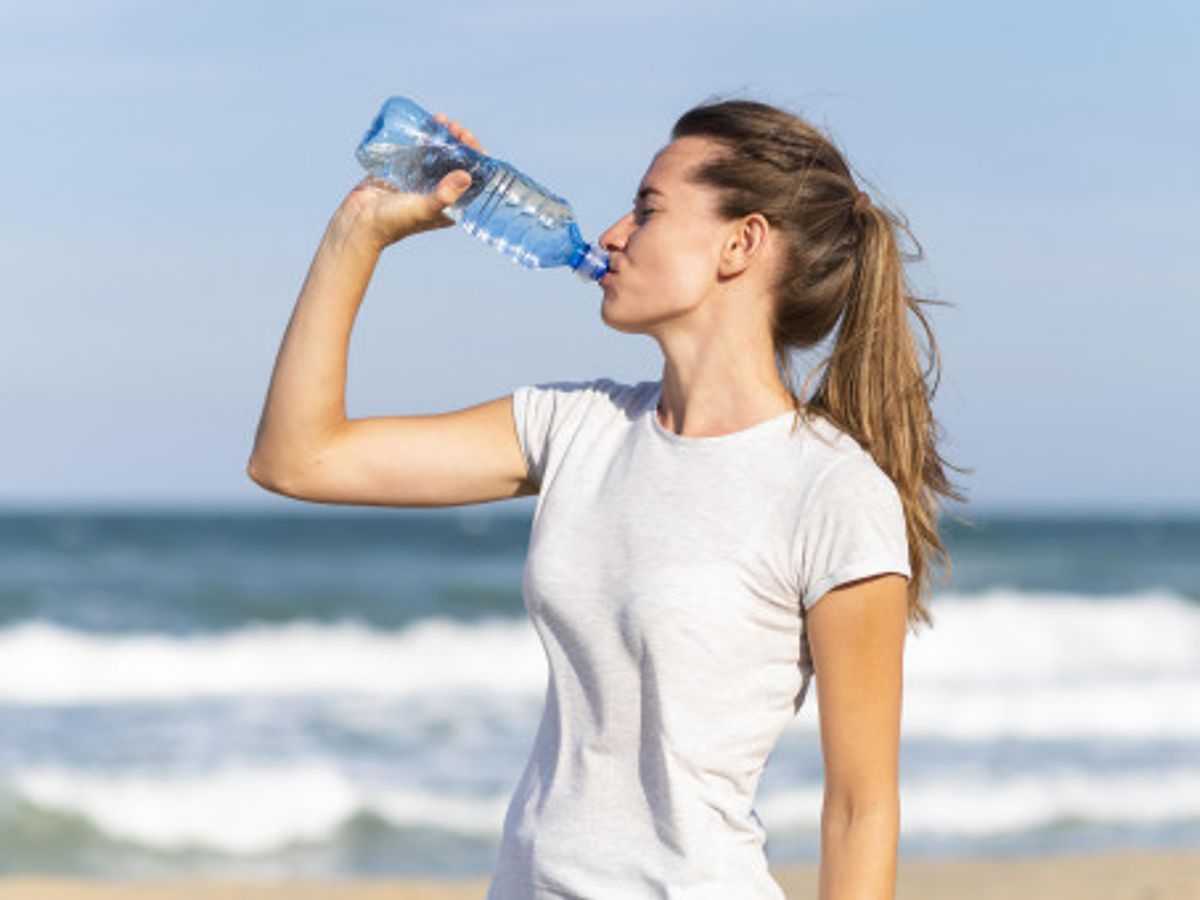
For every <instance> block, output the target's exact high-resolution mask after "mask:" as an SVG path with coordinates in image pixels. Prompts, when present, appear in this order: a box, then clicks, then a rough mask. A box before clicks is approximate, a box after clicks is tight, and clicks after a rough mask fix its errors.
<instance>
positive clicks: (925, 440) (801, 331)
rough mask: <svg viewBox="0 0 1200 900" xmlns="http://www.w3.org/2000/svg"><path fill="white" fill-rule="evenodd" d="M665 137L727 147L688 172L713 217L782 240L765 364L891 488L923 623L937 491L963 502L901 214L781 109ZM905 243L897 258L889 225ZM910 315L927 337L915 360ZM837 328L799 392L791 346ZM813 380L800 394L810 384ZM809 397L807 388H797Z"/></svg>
mask: <svg viewBox="0 0 1200 900" xmlns="http://www.w3.org/2000/svg"><path fill="white" fill-rule="evenodd" d="M673 135H674V136H675V137H685V136H699V137H707V138H710V139H712V140H715V141H717V142H718V143H720V144H722V145H723V146H724V147H725V148H726V149H727V151H728V152H727V153H725V154H722V155H721V156H719V157H718V158H716V159H714V160H712V161H710V162H708V163H706V164H704V165H702V166H701V167H700V168H699V170H698V171H697V172H696V173H695V176H694V177H695V178H696V179H697V180H699V181H700V182H701V183H705V184H709V185H711V186H713V187H715V188H717V189H718V191H719V194H720V197H721V201H720V207H721V212H722V214H723V215H725V216H727V217H728V218H737V217H740V216H744V215H748V214H750V213H752V212H761V213H762V214H763V215H765V216H766V217H767V219H768V221H769V222H770V223H771V225H772V226H773V227H775V228H777V229H778V230H779V231H780V232H781V233H782V235H783V237H784V240H785V246H786V251H785V256H786V258H785V261H784V264H783V265H782V266H781V271H780V273H779V276H778V282H777V285H776V290H775V297H776V304H775V308H774V319H773V323H772V328H773V338H774V344H775V356H776V362H777V364H778V366H779V370H780V374H781V376H782V377H783V380H784V383H785V384H786V385H787V386H788V387H789V389H790V390H791V391H792V398H793V401H794V403H795V404H796V409H797V412H798V413H799V414H800V415H802V416H804V417H805V418H806V419H811V417H814V416H821V417H823V418H825V419H826V420H828V421H829V422H831V423H832V424H833V425H835V426H837V427H838V428H839V429H841V430H842V431H844V432H845V433H847V434H849V435H850V436H851V437H853V438H854V439H855V440H856V441H857V442H858V443H859V444H860V445H861V446H862V447H863V449H864V450H865V451H866V452H867V453H869V454H870V455H871V457H872V459H874V461H875V463H876V464H877V465H878V466H879V467H880V469H882V470H883V471H884V472H885V473H886V474H887V475H888V477H890V478H891V480H892V482H893V483H894V484H895V486H896V489H897V491H898V493H899V495H900V500H901V502H902V504H903V507H904V519H905V531H906V534H907V537H908V555H909V566H910V568H911V570H912V578H911V579H910V581H909V585H908V615H909V621H910V622H911V623H912V624H914V625H915V624H916V623H918V622H924V623H926V624H929V623H931V621H932V619H931V617H930V615H929V610H928V607H927V606H926V602H925V598H926V596H927V595H928V593H929V590H930V583H931V567H933V566H935V565H936V566H938V567H940V568H942V569H943V570H944V573H945V576H946V578H947V579H948V577H949V574H950V569H951V561H950V557H949V554H948V553H947V552H946V548H945V546H944V544H943V543H942V540H941V538H940V536H939V534H938V517H939V505H938V498H939V497H945V498H951V499H954V500H958V501H962V500H964V499H965V498H964V496H963V494H962V493H961V492H960V491H959V490H958V489H957V488H956V487H955V486H954V485H953V484H952V483H951V482H950V480H949V479H948V477H947V475H946V468H947V467H948V468H952V469H955V470H956V471H965V470H962V469H957V467H954V466H951V465H950V464H949V463H947V462H946V461H945V460H944V459H943V458H942V456H941V455H940V453H939V452H938V449H937V444H938V441H939V440H940V439H941V436H942V433H941V429H940V427H939V426H938V424H937V422H936V420H935V419H934V417H933V412H932V409H931V401H932V399H933V395H934V394H935V393H936V391H937V386H938V383H939V380H940V369H941V357H940V354H939V352H938V347H937V341H936V339H935V338H934V335H933V330H932V328H931V327H930V324H929V321H928V319H927V318H926V316H925V314H924V312H923V311H922V309H921V306H922V305H923V304H937V305H946V304H944V303H941V302H940V301H935V300H928V299H921V298H918V297H916V296H915V295H914V294H913V293H912V291H911V290H910V289H909V287H908V285H907V283H906V280H905V277H904V270H903V263H904V262H906V261H914V260H919V259H920V258H921V250H920V244H919V243H917V241H916V239H915V237H913V235H912V232H911V231H909V229H908V225H907V223H905V222H903V221H902V220H900V219H898V218H895V217H893V216H892V215H891V214H890V213H888V212H887V211H885V210H884V209H883V208H881V207H879V206H876V205H875V204H873V203H872V202H871V201H870V198H869V197H867V195H866V194H864V193H862V192H861V191H859V189H858V187H857V185H856V184H855V182H854V179H853V177H852V175H851V173H850V170H849V167H848V166H847V164H846V162H845V160H844V159H843V157H842V155H841V154H840V153H839V152H838V150H837V149H836V148H835V147H834V146H833V143H832V142H831V141H830V140H829V139H828V138H827V137H826V136H825V135H823V134H821V133H820V132H819V131H817V130H816V129H815V128H813V127H812V126H810V125H808V124H807V123H806V122H804V121H803V120H802V119H800V118H799V117H797V116H794V115H792V114H791V113H788V112H785V111H783V110H779V109H776V108H774V107H771V106H767V105H764V104H761V103H754V102H750V101H726V102H721V103H716V104H712V105H708V106H700V107H696V108H695V109H692V110H690V111H689V112H687V113H685V114H684V115H683V116H682V117H681V118H680V119H679V121H678V122H677V123H676V125H675V128H674V130H673ZM900 230H902V231H904V232H905V233H906V234H907V235H908V236H909V238H910V239H912V241H913V243H914V244H915V245H916V248H917V252H916V253H915V254H914V255H902V254H901V251H900V248H899V244H898V241H897V237H896V234H897V232H898V231H900ZM910 316H911V318H913V319H915V320H916V323H917V324H918V325H919V326H920V328H921V330H922V331H923V332H924V335H925V340H926V352H925V356H926V364H925V365H924V366H923V365H922V360H921V356H922V354H921V353H920V352H919V349H918V344H917V339H916V335H915V333H914V329H913V327H912V325H911V324H910ZM835 330H836V335H835V337H834V341H833V346H832V349H831V351H830V352H829V355H828V356H827V357H826V358H825V359H824V360H822V361H821V362H820V363H819V364H818V365H817V366H816V367H814V368H813V370H812V371H811V372H810V373H809V375H808V377H807V378H806V379H805V383H804V385H803V386H802V387H801V388H800V389H799V391H797V390H796V389H795V382H794V379H793V376H792V366H791V352H792V351H793V350H797V349H799V350H804V349H809V348H812V347H815V346H816V345H817V344H819V343H820V342H821V341H822V340H824V339H825V338H826V337H827V336H828V335H830V334H832V333H833V332H834V331H835ZM814 379H817V383H816V386H815V388H813V390H812V393H811V395H809V394H808V387H809V384H810V383H811V382H812V381H813V380H814ZM806 395H807V396H806Z"/></svg>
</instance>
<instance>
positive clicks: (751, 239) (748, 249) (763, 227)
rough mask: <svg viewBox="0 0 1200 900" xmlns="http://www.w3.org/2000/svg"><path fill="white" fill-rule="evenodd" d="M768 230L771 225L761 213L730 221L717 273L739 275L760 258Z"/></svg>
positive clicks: (727, 275)
mask: <svg viewBox="0 0 1200 900" xmlns="http://www.w3.org/2000/svg"><path fill="white" fill-rule="evenodd" d="M770 232H771V225H770V223H769V222H767V217H766V216H764V215H763V214H762V213H751V214H750V215H748V216H743V217H742V218H741V219H738V220H736V221H734V222H731V223H730V231H729V234H728V235H727V236H726V238H725V244H724V246H723V247H722V248H721V262H720V266H719V267H718V269H717V271H718V273H719V274H720V275H721V276H722V277H724V278H729V277H731V276H734V275H740V274H741V273H742V272H744V271H746V269H748V268H750V266H751V264H753V263H754V262H755V261H756V260H761V258H762V257H763V255H764V252H765V251H766V247H767V237H768V236H769V235H770Z"/></svg>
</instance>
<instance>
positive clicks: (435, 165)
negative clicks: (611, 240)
mask: <svg viewBox="0 0 1200 900" xmlns="http://www.w3.org/2000/svg"><path fill="white" fill-rule="evenodd" d="M356 155H357V156H358V161H359V162H360V163H362V165H363V168H365V169H366V170H367V171H368V172H370V173H371V174H372V175H374V176H376V177H377V178H382V179H383V180H385V181H387V182H388V183H389V184H392V185H394V186H395V187H398V188H400V189H401V190H405V191H409V192H412V193H418V194H427V193H429V192H431V191H432V190H433V189H434V188H435V187H436V186H437V183H438V182H439V181H441V180H442V178H443V177H444V176H445V175H446V174H448V173H450V172H453V171H454V170H455V169H465V170H466V171H467V172H468V173H470V175H471V186H470V187H469V188H467V191H466V193H465V194H463V195H462V196H461V197H459V198H458V200H456V201H455V202H454V203H453V204H452V205H451V206H449V207H447V208H446V214H447V215H448V216H450V218H452V219H454V220H455V221H456V222H458V223H459V224H460V225H462V227H463V228H465V229H466V230H467V232H468V233H470V234H473V235H475V236H476V237H478V238H480V239H481V240H483V241H484V242H485V243H488V244H492V245H493V246H494V247H495V248H496V249H497V250H499V251H500V252H501V253H503V254H504V255H505V256H508V257H509V258H511V259H512V260H514V261H515V262H517V263H519V264H520V265H522V266H526V267H528V268H531V269H538V268H549V267H551V266H570V267H571V268H572V269H574V270H575V272H576V273H577V274H578V275H579V276H580V277H581V278H583V279H584V280H585V281H599V280H600V279H601V278H602V277H604V273H605V272H607V271H608V254H607V253H605V252H604V251H603V250H602V249H600V248H599V247H594V246H592V245H591V244H588V243H587V241H585V240H584V239H583V236H582V235H581V234H580V233H579V226H578V225H577V224H576V223H575V214H574V213H573V212H572V211H571V207H570V204H568V203H567V201H566V200H564V199H563V198H562V197H559V196H557V195H555V194H552V193H551V192H550V191H548V190H546V189H545V188H544V187H542V186H541V185H540V184H538V183H537V182H536V181H534V180H533V179H532V178H530V177H528V176H527V175H523V174H522V173H521V172H519V171H517V169H516V168H514V167H513V166H512V165H510V164H509V163H506V162H504V161H503V160H499V159H495V158H493V157H491V156H486V155H484V154H482V153H479V152H478V151H476V150H473V149H471V148H470V147H468V146H467V145H466V144H464V143H462V142H461V141H459V140H456V139H455V137H454V136H453V135H452V134H450V131H449V129H447V128H446V126H444V125H442V124H441V123H440V122H438V121H437V120H436V119H434V118H433V116H431V115H430V114H429V113H428V112H426V111H425V110H423V109H421V107H419V106H418V105H417V104H415V103H413V102H412V101H411V100H409V99H407V98H406V97H392V98H391V99H390V100H388V101H387V102H386V103H384V104H383V109H381V110H380V111H379V115H378V116H376V117H375V121H374V122H373V123H371V127H370V128H369V129H367V133H366V135H364V137H363V139H362V141H361V143H359V145H358V150H357V153H356Z"/></svg>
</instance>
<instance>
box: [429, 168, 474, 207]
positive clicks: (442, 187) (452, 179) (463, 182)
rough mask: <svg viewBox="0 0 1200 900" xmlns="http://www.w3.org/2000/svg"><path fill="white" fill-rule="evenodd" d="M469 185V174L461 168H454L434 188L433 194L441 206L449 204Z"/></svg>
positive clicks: (464, 191)
mask: <svg viewBox="0 0 1200 900" xmlns="http://www.w3.org/2000/svg"><path fill="white" fill-rule="evenodd" d="M470 186H471V176H470V175H469V174H468V173H467V172H465V171H464V170H462V169H456V170H455V171H453V172H451V173H450V174H448V175H447V176H446V177H444V178H443V179H442V180H441V181H439V182H438V186H437V187H436V188H434V191H433V196H434V197H435V198H436V199H437V202H438V204H439V205H441V206H449V205H450V204H451V203H453V202H454V201H455V200H457V199H458V198H459V197H461V196H462V195H463V194H464V193H466V190H467V188H469V187H470Z"/></svg>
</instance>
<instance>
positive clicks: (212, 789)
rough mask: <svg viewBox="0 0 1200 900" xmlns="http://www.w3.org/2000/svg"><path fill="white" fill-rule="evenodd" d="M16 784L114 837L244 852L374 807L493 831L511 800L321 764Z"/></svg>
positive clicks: (44, 804) (30, 774) (46, 777)
mask: <svg viewBox="0 0 1200 900" xmlns="http://www.w3.org/2000/svg"><path fill="white" fill-rule="evenodd" d="M10 789H11V790H12V791H13V792H14V793H16V794H17V795H18V796H20V797H21V798H22V799H24V800H25V801H26V802H28V803H32V804H34V805H35V806H38V807H41V808H43V809H51V810H56V811H59V812H64V813H73V814H76V815H79V816H82V817H84V818H86V819H87V820H88V821H90V822H91V823H92V824H93V825H95V826H96V827H97V828H99V829H101V830H102V831H104V832H105V833H107V834H108V835H109V836H111V837H114V838H119V839H124V840H129V841H134V842H137V843H139V844H142V845H145V846H148V847H156V848H160V849H172V848H181V847H205V848H209V849H213V850H219V851H222V852H225V853H239V854H255V853H265V852H269V851H271V850H275V849H279V848H282V847H285V846H287V845H289V844H294V843H301V842H311V841H321V840H324V839H328V838H330V837H331V836H332V835H333V833H334V832H335V831H336V830H337V829H338V827H339V826H341V825H342V824H343V823H345V822H346V821H347V820H348V819H349V818H351V817H352V816H354V815H355V814H358V813H365V812H371V813H375V814H376V815H378V816H380V817H382V818H384V819H386V820H387V821H388V822H390V823H391V824H393V825H397V826H405V825H408V826H419V827H425V828H439V829H443V830H446V831H451V832H457V833H459V834H466V835H470V834H489V833H491V832H493V831H494V830H495V828H496V824H497V823H498V822H500V821H502V820H503V816H504V810H505V807H506V805H507V797H491V798H481V797H465V796H454V795H447V794H439V793H435V792H431V791H426V790H422V789H420V788H401V787H382V788H381V787H380V786H379V785H372V784H369V783H363V782H357V781H355V780H354V779H352V778H350V777H348V776H347V775H346V774H344V773H343V772H341V771H339V770H338V769H336V768H334V767H333V766H331V765H329V764H324V763H319V762H312V763H302V764H297V765H292V766H279V767H272V768H269V769H266V768H264V769H258V768H244V769H228V770H224V771H218V772H214V773H211V774H199V775H193V776H186V777H152V776H147V775H129V776H99V775H94V774H90V773H83V772H77V771H72V770H69V769H61V768H60V769H53V768H46V769H33V770H27V771H25V772H22V773H19V774H18V775H17V776H16V777H15V778H14V780H13V782H12V784H11V787H10Z"/></svg>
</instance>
